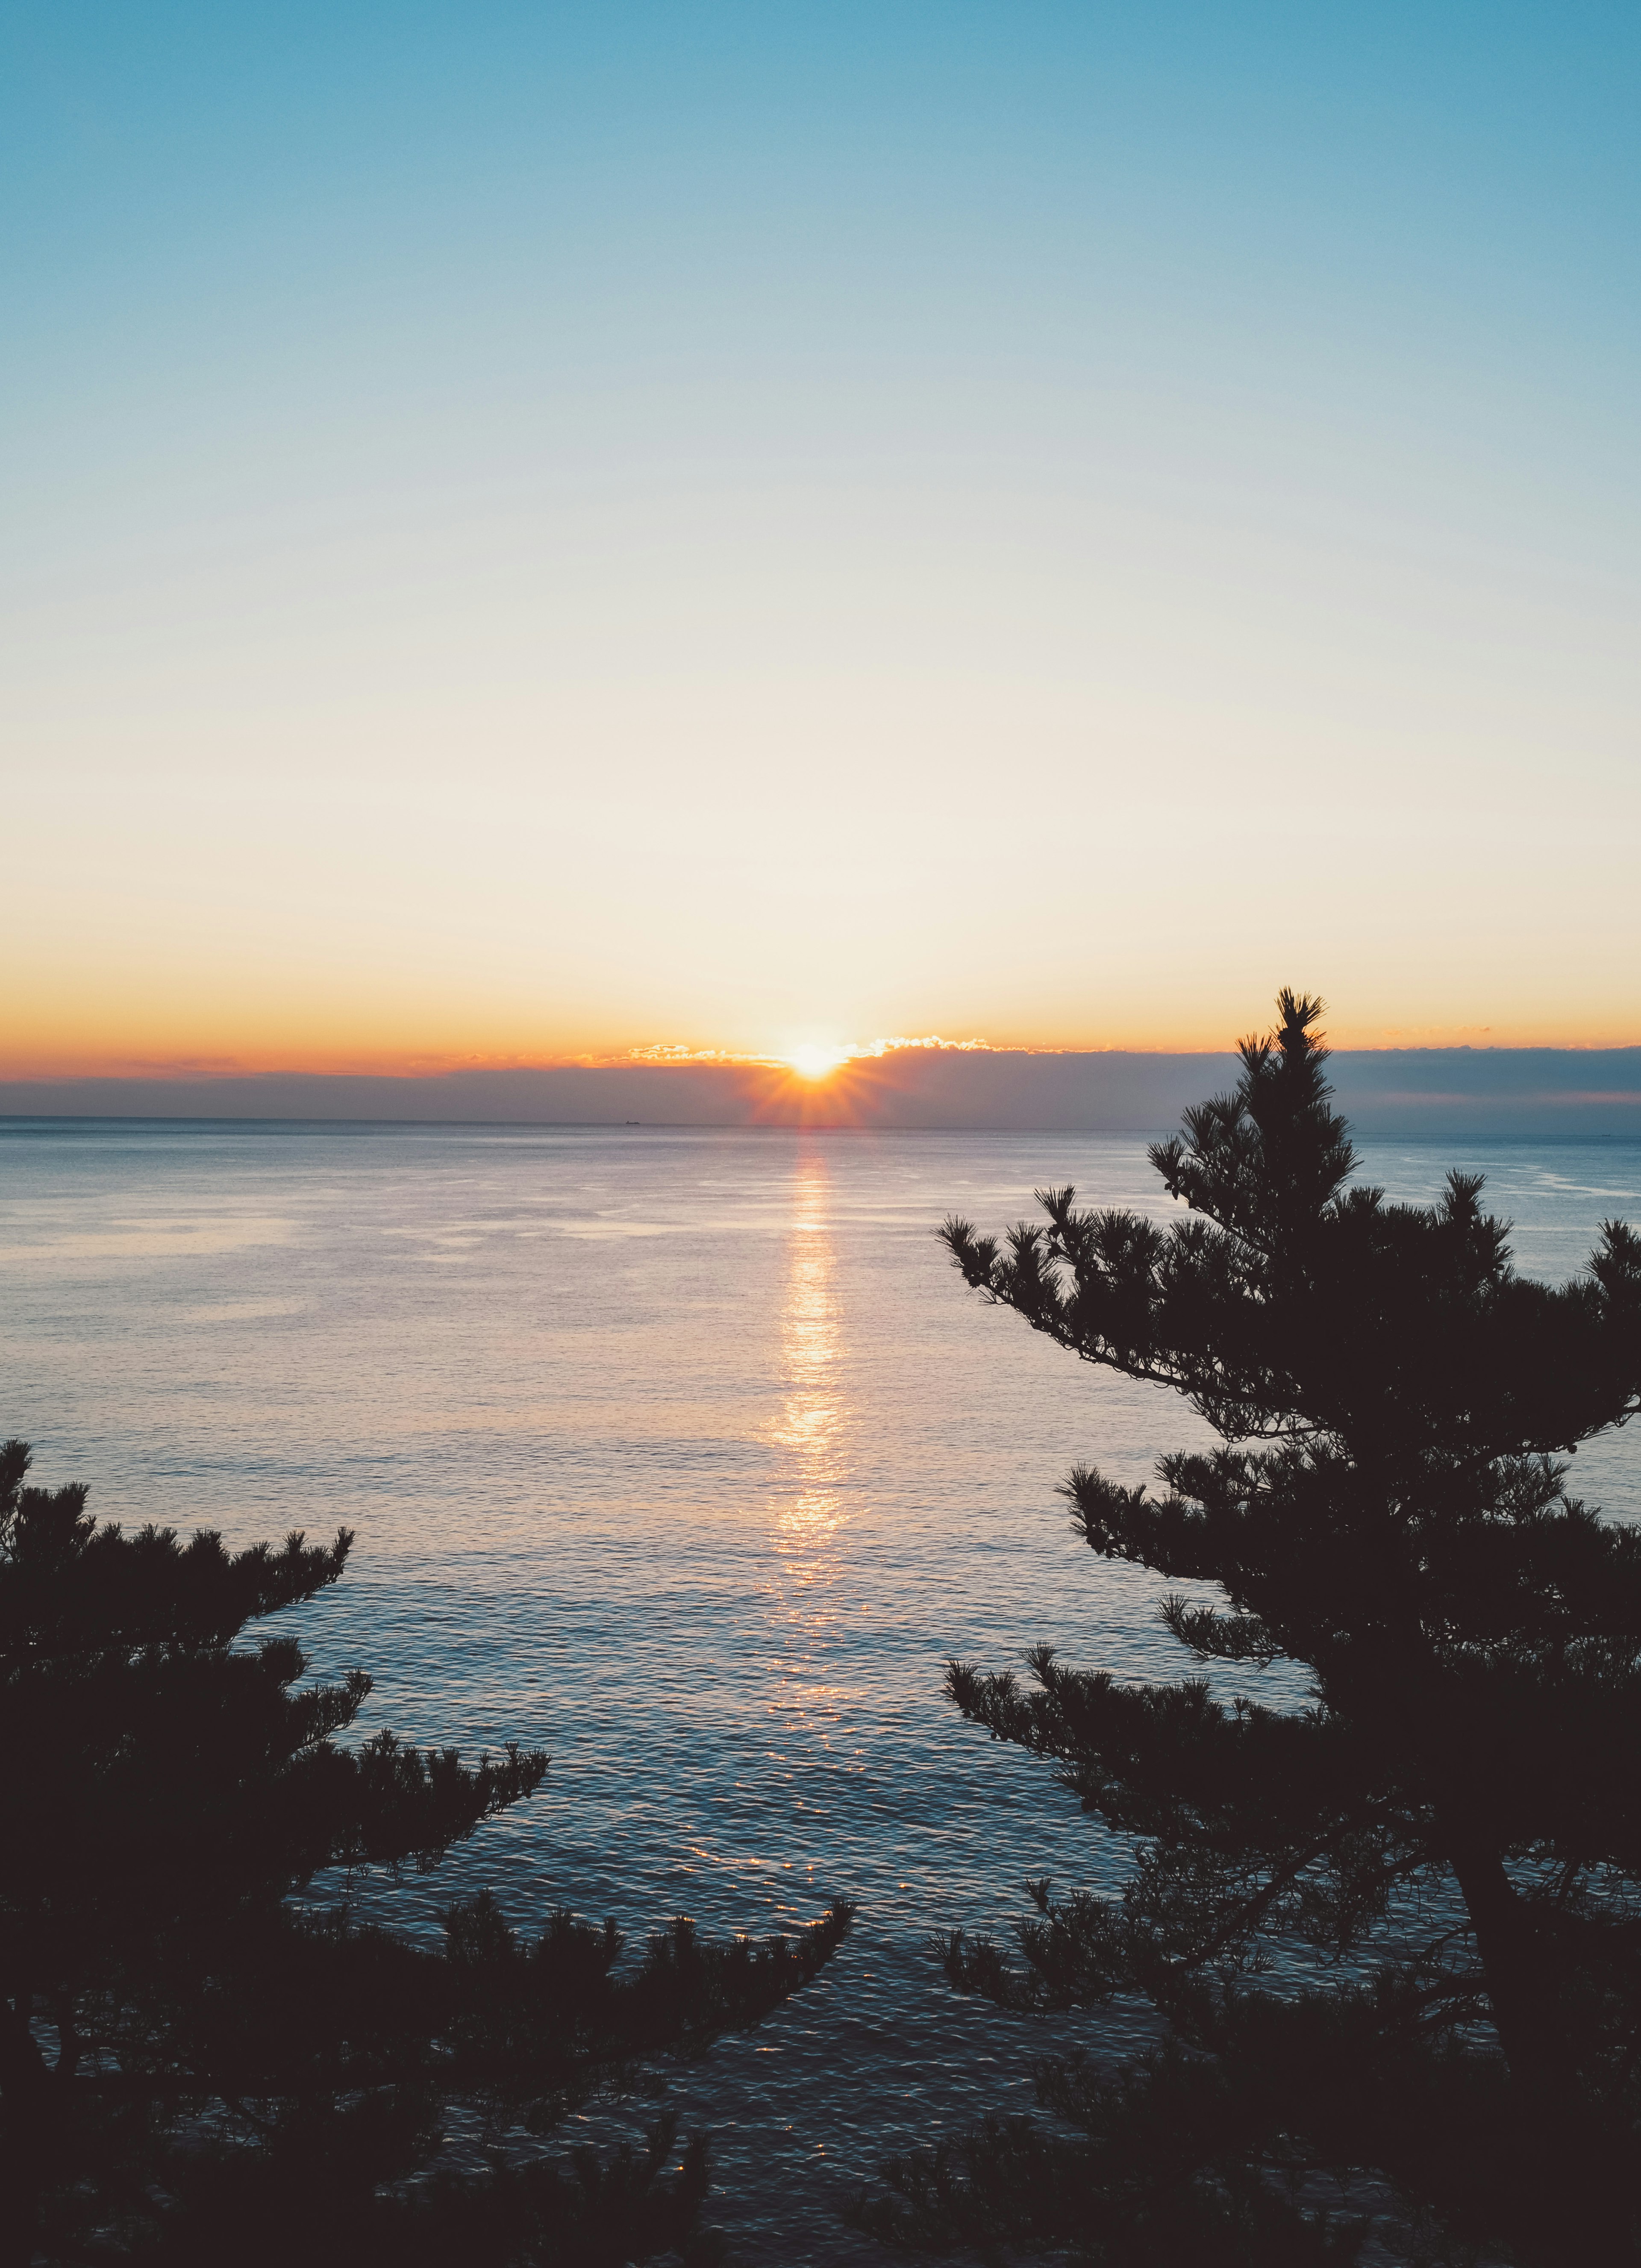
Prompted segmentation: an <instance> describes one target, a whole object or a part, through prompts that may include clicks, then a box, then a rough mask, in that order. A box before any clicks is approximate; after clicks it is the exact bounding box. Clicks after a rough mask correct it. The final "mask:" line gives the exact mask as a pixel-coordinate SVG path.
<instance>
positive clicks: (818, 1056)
mask: <svg viewBox="0 0 1641 2268" xmlns="http://www.w3.org/2000/svg"><path fill="white" fill-rule="evenodd" d="M786 1060H787V1062H788V1063H789V1064H791V1067H792V1069H793V1070H794V1071H796V1072H797V1073H798V1078H799V1079H825V1078H826V1077H827V1075H828V1072H830V1071H835V1070H836V1069H837V1067H838V1065H839V1064H843V1063H847V1062H848V1061H849V1049H847V1048H822V1047H816V1046H808V1047H801V1048H794V1049H792V1051H791V1054H790V1055H789V1056H788V1057H787V1058H786Z"/></svg>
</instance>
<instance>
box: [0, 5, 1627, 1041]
mask: <svg viewBox="0 0 1641 2268" xmlns="http://www.w3.org/2000/svg"><path fill="white" fill-rule="evenodd" d="M1638 65H1641V14H1638V13H1637V11H1636V10H1635V9H1634V8H1633V6H1630V5H1623V6H1619V5H1612V6H1605V5H1601V6H1596V5H1585V4H1580V0H1564V4H1557V5H1555V6H1534V7H1519V6H1518V7H1512V6H1510V5H1507V4H1505V5H1498V4H1492V5H1489V6H1487V7H1481V6H1470V5H1467V4H1452V5H1445V6H1443V7H1440V8H1435V9H1433V8H1431V6H1429V5H1428V0H1426V4H1422V5H1419V6H1417V7H1414V6H1400V5H1396V4H1385V5H1378V6H1375V7H1373V8H1372V9H1356V10H1344V9H1338V8H1321V7H1317V6H1315V5H1314V4H1310V5H1306V6H1303V7H1299V6H1291V7H1289V6H1260V5H1238V4H1225V0H1220V4H1218V5H1214V6H1208V7H1193V6H1174V5H1170V4H1167V0H1161V4H1157V5H1153V6H1148V7H1146V8H1144V9H1137V8H1135V7H1133V6H1132V5H1123V6H1115V5H1113V6H1104V5H1099V4H1091V0H1081V4H1078V5H1074V6H1062V5H1056V4H1041V5H1033V4H1020V0H1011V4H1007V5H987V6H978V5H970V4H967V0H942V4H939V5H938V6H923V5H910V4H900V0H872V4H871V5H865V6H855V5H851V4H829V5H827V6H825V7H821V6H791V5H781V4H778V0H762V4H759V5H755V6H754V5H749V6H741V7H728V6H717V5H710V4H702V5H684V4H680V5H657V4H625V0H611V4H608V5H605V6H601V7H599V8H590V7H587V6H585V5H581V6H577V7H557V6H552V5H547V4H541V0H537V4H534V5H528V6H526V5H514V4H503V0H462V4H460V5H458V4H446V5H438V4H418V0H394V4H393V5H391V6H378V5H374V4H371V0H350V4H347V5H343V6H340V7H339V6H337V5H336V4H335V0H325V4H323V5H310V4H307V0H284V4H283V5H282V6H281V7H279V8H277V9H251V8H246V7H234V6H229V5H225V4H221V0H218V4H215V5H210V6H201V5H178V4H167V0H143V4H139V5H133V4H131V0H120V4H78V0H49V4H5V5H3V6H0V213H3V214H4V227H0V305H4V308H5V310H6V314H5V319H4V326H3V327H0V328H3V332H4V338H3V342H0V480H3V482H4V495H3V498H0V590H3V593H4V654H5V660H4V672H3V674H0V733H3V735H4V751H5V775H6V781H7V785H6V794H5V806H4V807H5V814H6V819H7V821H8V827H7V835H8V845H7V847H8V851H9V854H10V855H9V859H8V874H7V883H6V890H5V906H6V920H5V923H4V943H3V944H0V956H3V964H0V965H3V968H4V985H3V987H0V1076H4V1077H9V1078H18V1077H21V1078H29V1077H34V1076H45V1075H48V1074H50V1075H77V1074H85V1073H92V1074H108V1073H116V1074H117V1073H135V1072H145V1073H153V1072H156V1071H174V1072H178V1073H184V1072H186V1073H190V1074H191V1073H195V1072H200V1071H206V1072H209V1071H275V1070H280V1071H287V1070H288V1071H437V1070H439V1069H443V1068H445V1067H450V1066H463V1065H510V1064H549V1063H555V1062H562V1061H570V1060H576V1059H582V1058H591V1059H595V1060H599V1061H618V1060H621V1059H622V1058H623V1057H626V1056H627V1055H628V1054H629V1051H631V1050H635V1049H658V1048H659V1049H682V1050H707V1051H716V1052H718V1053H722V1054H725V1055H731V1056H733V1055H746V1056H754V1057H762V1056H789V1055H792V1054H795V1053H797V1052H798V1050H801V1049H821V1050H825V1051H832V1052H835V1051H837V1050H841V1049H847V1048H850V1047H851V1046H857V1045H864V1044H865V1043H866V1042H871V1041H872V1040H874V1039H881V1038H883V1037H885V1036H889V1035H911V1036H915V1037H920V1036H924V1035H931V1034H940V1035H944V1036H945V1037H946V1038H947V1039H958V1040H968V1039H980V1040H983V1041H985V1042H990V1044H992V1045H994V1046H1009V1047H1021V1046H1023V1047H1030V1048H1041V1049H1100V1048H1122V1049H1136V1048H1137V1049H1201V1048H1215V1049H1217V1048H1222V1047H1224V1046H1225V1044H1226V1042H1228V1041H1229V1040H1230V1039H1231V1038H1232V1037H1233V1035H1235V1034H1236V1033H1238V1032H1240V1031H1244V1030H1247V1028H1249V1027H1250V1026H1252V1025H1254V1024H1256V1023H1259V1022H1261V1021H1262V1020H1265V1019H1266V1018H1267V1016H1268V1014H1269V1002H1270V999H1271V996H1272V994H1273V993H1274V991H1275V990H1276V988H1277V985H1278V984H1279V983H1294V984H1297V985H1300V986H1304V987H1306V988H1309V989H1314V990H1321V991H1322V992H1324V993H1325V994H1326V996H1327V998H1328V1001H1329V1003H1330V1007H1331V1018H1330V1030H1331V1032H1332V1035H1333V1036H1334V1038H1335V1039H1336V1041H1337V1042H1340V1043H1341V1044H1343V1045H1345V1046H1347V1047H1356V1048H1364V1047H1365V1048H1372V1047H1378V1046H1409V1045H1413V1046H1420V1045H1432V1046H1435V1045H1442V1046H1446V1045H1452V1044H1468V1045H1471V1046H1478V1047H1485V1046H1518V1045H1528V1044H1533V1045H1539V1044H1547V1045H1573V1046H1603V1047H1611V1046H1624V1045H1632V1044H1635V1043H1636V1042H1641V952H1638V951H1637V946H1641V912H1638V911H1637V907H1638V905H1641V892H1638V891H1637V887H1636V884H1635V872H1634V870H1635V845H1636V842H1637V820H1641V762H1638V761H1637V758H1638V755H1641V750H1638V749H1637V714H1638V713H1641V711H1638V708H1637V691H1638V690H1641V688H1638V687H1637V674H1638V670H1637V638H1636V635H1635V627H1634V626H1635V622H1636V619H1637V597H1638V596H1641V591H1638V588H1637V586H1638V585H1641V511H1638V510H1637V506H1638V505H1641V495H1638V493H1637V491H1638V490H1641V480H1638V479H1637V416H1636V405H1637V399H1641V385H1638V381H1641V353H1638V352H1637V344H1638V341H1637V330H1638V328H1641V312H1638V311H1641V291H1638V290H1637V283H1638V280H1641V279H1638V278H1637V272H1636V270H1637V246H1641V211H1638V210H1637V207H1638V206H1641V195H1638V194H1637V188H1638V180H1641V139H1638V138H1637V136H1636V133H1635V130H1634V121H1635V117H1636V115H1637V97H1638V95H1641V69H1638V68H1637V67H1638Z"/></svg>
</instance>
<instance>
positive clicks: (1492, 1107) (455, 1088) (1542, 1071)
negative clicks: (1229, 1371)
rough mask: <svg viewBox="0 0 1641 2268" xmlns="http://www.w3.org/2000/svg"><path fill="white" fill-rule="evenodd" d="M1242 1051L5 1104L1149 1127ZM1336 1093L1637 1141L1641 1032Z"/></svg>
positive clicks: (34, 1112) (1169, 1116) (60, 1083)
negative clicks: (821, 1073) (818, 1073)
mask: <svg viewBox="0 0 1641 2268" xmlns="http://www.w3.org/2000/svg"><path fill="white" fill-rule="evenodd" d="M1235 1075H1236V1059H1235V1057H1233V1056H1231V1055H1228V1054H1226V1055H1201V1054H1193V1055H1125V1054H1117V1053H1113V1054H1102V1055H1024V1054H1012V1053H1007V1052H1004V1051H998V1052H997V1053H995V1054H994V1053H978V1052H976V1053H969V1052H957V1051H952V1052H946V1051H936V1050H933V1049H905V1050H902V1051H901V1052H899V1053H897V1054H894V1055H889V1056H885V1057H881V1058H879V1059H877V1060H868V1061H864V1062H859V1063H854V1064H846V1065H844V1066H843V1069H842V1070H840V1071H837V1072H835V1073H834V1074H833V1076H832V1077H831V1078H829V1079H826V1080H824V1081H821V1082H819V1083H815V1084H810V1083H809V1082H806V1081H805V1080H803V1079H798V1078H797V1077H796V1076H794V1075H793V1074H792V1073H791V1072H789V1071H782V1070H778V1069H771V1068H769V1067H766V1066H761V1065H747V1064H621V1065H617V1066H614V1067H604V1068H598V1069H591V1068H582V1067H580V1066H574V1065H572V1066H565V1067H557V1068H553V1069H548V1070H541V1071H446V1072H443V1073H440V1074H438V1075H437V1076H433V1077H425V1078H406V1079H395V1078H386V1077H379V1076H374V1075H371V1076H364V1075H362V1076H359V1077H351V1076H348V1075H345V1074H320V1073H299V1072H290V1071H278V1072H270V1073H268V1074H266V1075H263V1076H260V1077H252V1078H224V1079H163V1078H153V1079H11V1080H4V1081H0V1116H11V1117H32V1118H40V1117H50V1118H57V1117H65V1118H67V1117H75V1118H164V1119H178V1118H219V1119H239V1120H246V1119H305V1120H310V1121H314V1120H317V1121H341V1120H355V1121H357V1120H383V1119H399V1120H412V1121H420V1122H423V1123H430V1122H438V1121H445V1122H457V1123H469V1124H471V1123H502V1124H514V1125H525V1124H529V1125H561V1126H598V1125H621V1124H623V1123H628V1122H632V1121H636V1122H637V1123H642V1124H645V1125H667V1126H757V1125H768V1126H800V1125H814V1126H838V1125H855V1126H885V1127H908V1128H924V1129H935V1128H950V1129H953V1130H959V1129H965V1128H968V1129H980V1128H1003V1129H1015V1130H1020V1131H1041V1132H1058V1131H1063V1132H1088V1133H1124V1134H1126V1133H1144V1132H1151V1131H1160V1130H1166V1129H1167V1128H1171V1127H1172V1126H1174V1124H1175V1123H1177V1121H1178V1119H1179V1116H1180V1113H1181V1110H1182V1109H1183V1108H1185V1107H1186V1105H1187V1104H1188V1103H1192V1102H1199V1101H1203V1098H1204V1097H1206V1096H1207V1095H1210V1094H1218V1093H1219V1092H1220V1091H1221V1090H1223V1089H1224V1088H1225V1087H1226V1086H1229V1085H1230V1084H1231V1083H1232V1081H1233V1079H1234V1077H1235ZM1332 1076H1333V1079H1334V1084H1335V1086H1336V1091H1337V1095H1338V1105H1339V1108H1341V1109H1343V1112H1344V1113H1345V1115H1346V1116H1347V1117H1348V1118H1349V1119H1350V1121H1351V1123H1352V1124H1353V1125H1354V1126H1355V1127H1356V1128H1357V1129H1358V1131H1360V1132H1361V1133H1363V1134H1366V1135H1375V1134H1376V1135H1389V1136H1395V1137H1405V1138H1416V1139H1417V1138H1420V1137H1437V1138H1444V1139H1445V1138H1453V1137H1455V1136H1462V1137H1468V1138H1473V1139H1476V1140H1520V1141H1556V1140H1561V1141H1590V1140H1612V1139H1617V1140H1623V1139H1625V1138H1630V1139H1641V1048H1608V1049H1588V1050H1585V1049H1561V1048H1497V1049H1468V1048H1429V1049H1424V1048H1417V1049H1415V1048H1405V1049H1404V1048H1388V1049H1375V1050H1372V1051H1365V1050H1364V1051H1359V1052H1341V1053H1340V1054H1339V1055H1337V1056H1336V1057H1334V1060H1333V1064H1332Z"/></svg>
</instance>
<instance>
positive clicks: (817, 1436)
mask: <svg viewBox="0 0 1641 2268" xmlns="http://www.w3.org/2000/svg"><path fill="white" fill-rule="evenodd" d="M831 1194H832V1192H831V1185H830V1178H829V1175H828V1167H827V1160H826V1157H825V1154H824V1152H815V1151H812V1152H806V1153H804V1154H802V1155H800V1157H799V1159H798V1167H797V1179H796V1185H795V1188H794V1190H793V1200H794V1202H793V1210H792V1223H791V1246H790V1256H789V1260H788V1265H787V1276H786V1296H785V1300H784V1305H783V1307H782V1311H781V1337H780V1350H781V1372H780V1377H781V1384H782V1386H783V1388H784V1398H783V1400H782V1403H781V1406H780V1410H779V1414H778V1416H777V1417H776V1421H775V1425H774V1427H773V1430H772V1433H771V1439H772V1440H773V1442H774V1445H775V1447H776V1449H777V1450H779V1451H780V1452H782V1453H783V1455H782V1463H783V1468H784V1469H783V1471H782V1474H781V1477H780V1481H779V1483H778V1484H777V1493H776V1498H775V1502H774V1506H773V1510H774V1538H773V1541H774V1544H775V1549H776V1565H777V1571H778V1572H776V1576H775V1579H774V1580H773V1582H772V1583H771V1586H770V1589H771V1592H772V1594H773V1596H772V1597H771V1600H770V1605H771V1607H772V1609H774V1612H775V1616H776V1622H777V1626H778V1627H780V1628H781V1629H782V1631H783V1632H784V1638H785V1646H784V1653H783V1660H782V1663H781V1669H782V1676H783V1684H784V1693H783V1697H782V1703H781V1705H782V1706H784V1707H786V1708H792V1707H796V1708H798V1710H800V1711H802V1712H806V1713H810V1712H813V1713H816V1714H821V1715H830V1714H832V1713H834V1712H835V1709H836V1706H837V1704H838V1702H839V1701H840V1700H841V1699H842V1697H843V1691H844V1689H843V1687H841V1686H839V1685H838V1684H836V1683H834V1682H833V1681H832V1680H831V1679H830V1678H829V1677H828V1668H829V1666H830V1665H828V1662H827V1659H826V1656H827V1653H828V1634H829V1633H830V1632H831V1631H832V1630H833V1629H834V1628H835V1626H836V1625H837V1624H838V1623H839V1622H840V1620H841V1619H842V1609H841V1604H840V1602H839V1600H838V1597H837V1595H836V1590H837V1584H838V1580H839V1578H840V1577H841V1576H842V1575H843V1573H844V1571H845V1558H844V1554H843V1549H842V1539H843V1530H844V1529H845V1528H846V1527H847V1525H848V1521H849V1511H848V1502H847V1486H848V1480H849V1467H848V1462H847V1457H846V1453H845V1444H846V1436H847V1426H846V1422H845V1421H846V1415H847V1412H846V1407H845V1394H844V1387H843V1374H842V1358H843V1327H842V1317H841V1314H840V1308H839V1301H838V1295H837V1288H836V1285H835V1271H836V1265H837V1260H836V1252H835V1246H834V1241H833V1236H832V1230H831V1226H830V1222H829V1219H828V1210H829V1205H830V1200H831Z"/></svg>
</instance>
